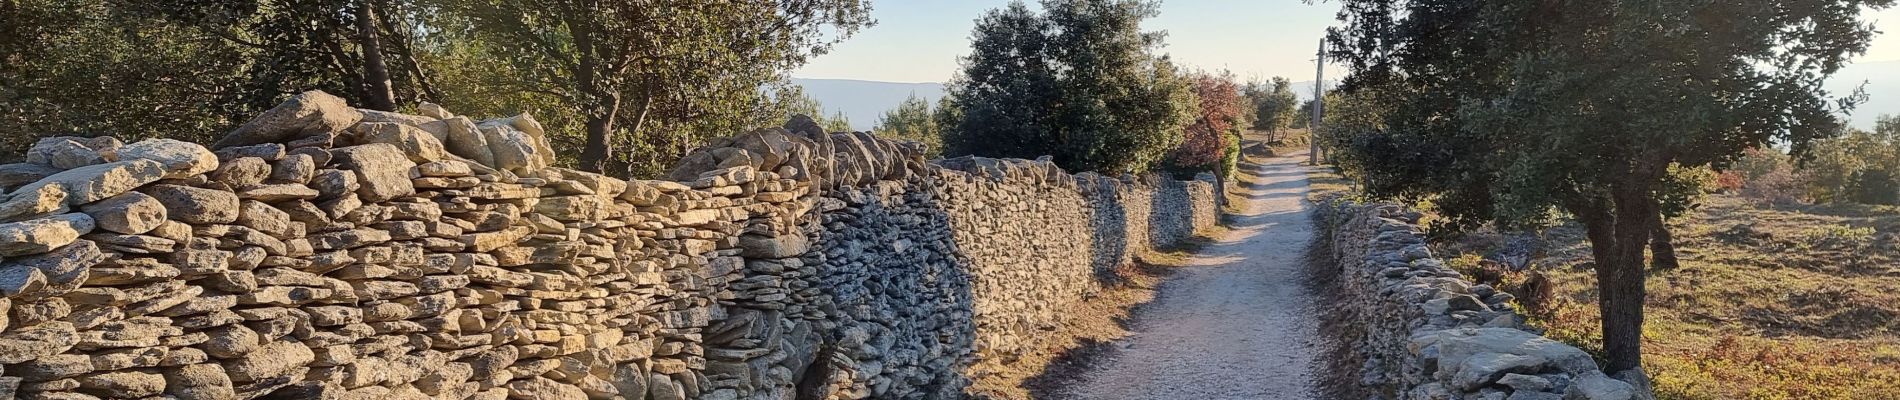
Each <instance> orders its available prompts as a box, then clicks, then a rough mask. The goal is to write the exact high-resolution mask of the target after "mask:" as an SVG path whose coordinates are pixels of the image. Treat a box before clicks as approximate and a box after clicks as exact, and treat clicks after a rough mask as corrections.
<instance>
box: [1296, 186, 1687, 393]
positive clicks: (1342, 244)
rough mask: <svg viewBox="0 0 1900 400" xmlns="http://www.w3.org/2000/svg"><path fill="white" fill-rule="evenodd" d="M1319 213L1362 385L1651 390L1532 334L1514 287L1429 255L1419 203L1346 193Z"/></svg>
mask: <svg viewBox="0 0 1900 400" xmlns="http://www.w3.org/2000/svg"><path fill="white" fill-rule="evenodd" d="M1316 212H1318V213H1319V218H1318V220H1319V221H1320V223H1321V224H1322V225H1323V227H1324V228H1325V232H1327V233H1326V236H1324V237H1322V238H1321V240H1327V241H1328V243H1327V244H1328V245H1330V249H1331V250H1332V254H1331V255H1332V257H1333V260H1331V261H1335V262H1336V263H1335V264H1334V266H1335V267H1337V268H1338V271H1337V273H1339V274H1340V276H1339V279H1338V284H1339V290H1340V291H1341V292H1342V293H1341V295H1342V297H1343V298H1344V300H1345V302H1346V304H1345V307H1342V308H1341V310H1343V311H1344V312H1345V315H1348V316H1349V318H1351V319H1352V321H1351V322H1352V323H1354V324H1355V325H1358V326H1359V327H1361V328H1363V329H1362V330H1361V331H1360V332H1357V336H1358V337H1357V338H1356V339H1357V340H1358V342H1357V343H1353V345H1352V348H1353V349H1354V352H1355V353H1356V355H1358V356H1360V357H1363V358H1364V359H1365V364H1364V367H1363V369H1362V370H1361V371H1360V375H1359V380H1360V384H1361V385H1365V386H1368V387H1371V388H1373V389H1374V390H1375V391H1377V392H1380V393H1381V395H1382V396H1383V398H1391V399H1404V400H1427V399H1432V400H1437V399H1485V400H1506V399H1509V400H1559V399H1561V400H1631V399H1639V398H1650V395H1649V394H1648V393H1644V392H1643V391H1642V390H1639V389H1638V387H1639V386H1636V385H1632V384H1630V383H1626V382H1625V381H1623V380H1618V379H1615V378H1612V377H1610V376H1607V375H1605V374H1604V372H1603V371H1602V370H1601V369H1599V368H1598V367H1597V363H1596V361H1595V360H1593V359H1592V358H1591V356H1590V355H1589V354H1588V353H1585V352H1584V351H1583V350H1579V349H1577V348H1576V347H1572V346H1569V345H1566V344H1563V343H1559V342H1556V341H1553V340H1550V339H1547V338H1544V337H1543V336H1540V335H1539V334H1537V333H1534V332H1533V330H1532V329H1531V328H1529V327H1526V326H1525V325H1524V324H1523V318H1522V317H1521V316H1520V315H1519V314H1517V313H1516V312H1515V310H1514V308H1513V306H1512V303H1511V300H1513V297H1512V296H1511V294H1509V293H1504V292H1500V291H1497V290H1495V289H1493V288H1491V287H1490V286H1488V285H1474V284H1472V283H1471V282H1470V281H1468V280H1465V279H1464V277H1463V276H1462V275H1461V274H1459V273H1458V272H1457V271H1454V270H1452V269H1451V268H1449V267H1446V266H1445V263H1444V262H1443V261H1442V260H1440V259H1438V258H1435V257H1433V256H1432V253H1431V250H1430V248H1428V247H1427V246H1426V243H1425V239H1424V235H1423V234H1422V233H1421V231H1420V230H1419V227H1418V225H1417V224H1418V219H1419V217H1420V215H1419V214H1418V213H1417V212H1414V211H1410V210H1406V209H1404V208H1403V207H1400V206H1397V205H1391V204H1355V203H1350V202H1345V201H1332V202H1328V203H1327V204H1323V205H1321V206H1320V207H1318V209H1317V211H1316ZM1618 378H1624V379H1628V380H1630V381H1633V382H1646V380H1645V379H1643V378H1641V377H1640V376H1630V377H1625V376H1623V374H1618Z"/></svg>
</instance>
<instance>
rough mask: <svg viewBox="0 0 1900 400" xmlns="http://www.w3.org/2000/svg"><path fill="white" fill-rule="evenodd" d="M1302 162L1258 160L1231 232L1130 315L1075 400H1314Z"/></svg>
mask: <svg viewBox="0 0 1900 400" xmlns="http://www.w3.org/2000/svg"><path fill="white" fill-rule="evenodd" d="M1304 159H1305V156H1304V155H1296V156H1291V157H1276V158H1259V159H1255V160H1256V161H1258V162H1261V163H1263V164H1254V165H1247V164H1243V165H1242V166H1241V168H1242V169H1243V170H1247V172H1249V173H1246V174H1243V176H1241V177H1240V178H1241V179H1240V182H1241V185H1240V186H1242V188H1240V189H1237V190H1239V192H1237V193H1236V194H1237V195H1239V196H1236V197H1241V196H1244V197H1245V199H1246V207H1245V211H1243V212H1240V215H1236V216H1234V217H1235V219H1234V221H1233V224H1232V225H1233V230H1232V231H1231V232H1229V233H1228V234H1227V235H1225V237H1222V238H1220V239H1219V240H1218V241H1217V242H1215V243H1212V244H1209V245H1208V246H1206V247H1204V248H1202V249H1201V250H1199V251H1197V252H1196V254H1195V256H1194V258H1193V260H1192V261H1191V262H1190V264H1189V266H1188V267H1184V268H1181V269H1179V270H1178V272H1176V274H1175V277H1174V278H1173V279H1170V280H1169V281H1168V282H1166V283H1164V284H1162V285H1161V287H1160V289H1159V295H1158V296H1157V297H1156V298H1155V300H1154V301H1153V302H1151V303H1148V304H1146V305H1143V306H1141V308H1139V309H1137V310H1136V311H1135V314H1134V322H1133V328H1132V331H1133V332H1132V333H1131V334H1130V335H1129V337H1127V338H1125V339H1122V340H1121V341H1118V342H1115V343H1113V344H1111V345H1110V346H1111V348H1112V350H1110V351H1109V353H1108V354H1104V357H1103V359H1102V360H1101V361H1099V363H1097V364H1096V365H1095V368H1093V370H1092V371H1089V372H1087V373H1085V374H1083V375H1082V376H1081V377H1079V379H1078V380H1077V384H1076V385H1075V386H1074V387H1072V388H1070V390H1069V393H1068V394H1069V396H1067V397H1070V398H1074V399H1196V400H1215V399H1311V398H1315V397H1316V396H1315V395H1314V394H1313V393H1312V392H1313V381H1314V372H1313V368H1314V367H1313V358H1314V356H1315V354H1316V353H1318V352H1319V350H1318V348H1319V342H1320V339H1319V337H1318V334H1317V332H1316V330H1317V327H1318V325H1319V321H1318V318H1316V317H1315V312H1314V311H1313V307H1314V304H1313V299H1312V296H1310V295H1309V294H1308V293H1307V291H1306V290H1305V286H1304V281H1303V274H1302V273H1301V271H1302V264H1301V261H1302V252H1303V251H1304V249H1305V246H1306V245H1307V243H1308V241H1309V240H1310V238H1311V236H1312V234H1313V233H1312V226H1311V225H1312V224H1311V223H1310V222H1309V219H1310V217H1309V215H1308V213H1307V212H1306V209H1307V204H1306V203H1305V197H1306V191H1307V183H1306V174H1305V172H1304V170H1303V168H1304V167H1302V166H1300V165H1299V162H1300V161H1301V160H1304Z"/></svg>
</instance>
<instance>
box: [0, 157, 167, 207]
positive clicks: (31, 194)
mask: <svg viewBox="0 0 1900 400" xmlns="http://www.w3.org/2000/svg"><path fill="white" fill-rule="evenodd" d="M164 176H165V170H164V168H163V167H162V166H160V165H159V163H158V162H157V161H152V160H131V161H117V162H109V163H105V164H98V165H88V166H84V167H79V168H74V169H69V170H65V171H62V172H60V173H57V174H53V175H50V176H47V177H46V178H44V179H40V180H39V181H37V182H33V183H30V184H27V185H26V186H21V187H20V188H19V189H16V190H14V191H13V192H12V194H11V195H10V196H9V197H8V198H7V201H6V202H5V203H0V218H11V217H14V216H19V215H30V214H32V213H39V212H46V211H50V209H49V208H47V206H57V205H62V204H63V205H73V206H77V205H82V204H86V203H91V202H95V201H100V200H105V199H108V198H111V197H112V196H118V195H119V194H120V193H125V192H126V191H129V190H132V189H133V188H137V187H139V186H144V185H145V184H147V183H152V182H153V181H156V180H158V179H159V178H162V177H164ZM48 188H57V189H56V190H55V191H57V192H58V194H55V193H54V191H48V190H45V189H48Z"/></svg>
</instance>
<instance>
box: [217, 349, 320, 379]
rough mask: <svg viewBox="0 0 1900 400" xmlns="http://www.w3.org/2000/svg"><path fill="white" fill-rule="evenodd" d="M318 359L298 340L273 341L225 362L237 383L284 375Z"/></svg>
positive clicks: (225, 366) (226, 368) (227, 370)
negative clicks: (241, 356)
mask: <svg viewBox="0 0 1900 400" xmlns="http://www.w3.org/2000/svg"><path fill="white" fill-rule="evenodd" d="M315 360H316V354H315V353H312V352H311V351H310V348H309V347H306V346H304V345H303V343H298V342H286V341H278V342H271V343H269V344H266V345H264V346H263V347H262V348H259V349H257V350H255V351H253V352H251V353H250V354H249V355H248V356H246V357H243V358H241V359H237V360H233V361H229V362H226V363H224V369H225V371H226V372H229V373H230V375H231V381H232V382H236V383H251V382H256V381H260V380H265V379H271V378H276V377H279V376H283V375H284V374H286V373H289V372H291V370H293V369H296V368H298V367H303V366H305V365H308V364H310V363H311V362H312V361H315Z"/></svg>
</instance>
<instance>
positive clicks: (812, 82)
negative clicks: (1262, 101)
mask: <svg viewBox="0 0 1900 400" xmlns="http://www.w3.org/2000/svg"><path fill="white" fill-rule="evenodd" d="M1862 82H1865V83H1866V84H1867V86H1866V90H1867V94H1868V99H1867V102H1866V103H1864V104H1861V105H1860V107H1859V108H1857V109H1855V111H1854V114H1853V115H1851V116H1849V117H1848V120H1849V124H1850V125H1852V126H1854V127H1857V128H1861V129H1871V128H1873V126H1874V119H1875V118H1876V117H1878V116H1880V115H1883V114H1891V115H1896V116H1900V60H1892V61H1874V62H1861V63H1855V64H1850V65H1848V66H1846V67H1844V68H1842V69H1841V71H1840V72H1839V73H1836V74H1835V75H1834V78H1833V79H1830V80H1829V81H1828V83H1827V85H1826V88H1827V89H1828V91H1830V92H1832V94H1833V95H1835V96H1845V95H1848V94H1850V93H1853V90H1854V87H1855V86H1856V85H1859V84H1861V83H1862ZM792 83H794V84H797V85H799V86H802V87H804V88H805V93H806V94H807V95H810V96H811V97H812V98H813V99H817V100H818V102H820V103H823V104H824V106H825V114H827V115H829V114H832V113H837V112H840V111H842V112H844V115H845V118H849V119H851V127H852V128H853V129H859V130H870V129H871V127H872V126H874V125H876V124H877V118H878V117H879V116H882V115H884V112H885V111H888V110H890V109H893V108H897V104H898V103H900V102H903V101H904V99H906V98H909V97H910V96H911V95H913V94H915V95H917V96H919V97H923V98H924V99H926V100H930V102H931V104H932V105H935V104H936V102H937V100H939V99H942V98H943V93H944V89H943V88H944V85H943V84H942V83H938V82H918V83H902V82H878V81H866V80H855V79H810V78H792ZM1338 85H1339V81H1335V80H1328V81H1327V82H1326V86H1327V89H1328V90H1331V89H1333V88H1334V87H1337V86H1338ZM1292 86H1293V87H1292V89H1293V92H1294V93H1295V94H1297V95H1299V97H1300V100H1301V101H1305V100H1307V99H1311V98H1313V81H1300V82H1294V83H1293V85H1292Z"/></svg>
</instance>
